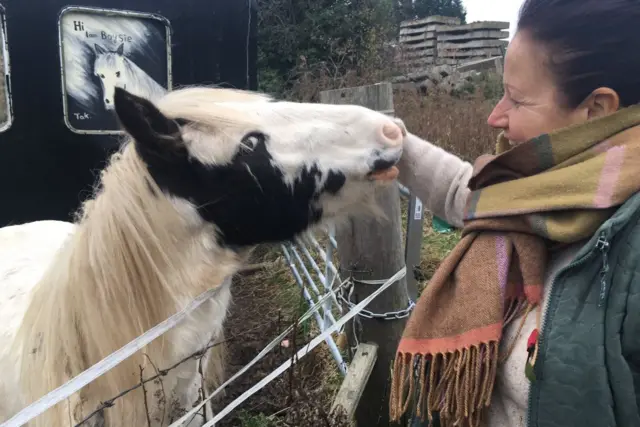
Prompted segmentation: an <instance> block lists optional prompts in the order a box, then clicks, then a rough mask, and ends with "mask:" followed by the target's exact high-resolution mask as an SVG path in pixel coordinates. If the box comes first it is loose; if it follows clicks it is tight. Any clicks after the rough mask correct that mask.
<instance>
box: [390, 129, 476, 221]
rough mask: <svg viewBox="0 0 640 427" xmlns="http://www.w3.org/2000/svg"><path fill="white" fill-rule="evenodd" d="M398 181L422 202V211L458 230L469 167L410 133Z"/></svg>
mask: <svg viewBox="0 0 640 427" xmlns="http://www.w3.org/2000/svg"><path fill="white" fill-rule="evenodd" d="M398 168H399V169H400V175H399V177H398V181H400V182H401V183H402V184H403V185H404V186H405V187H407V188H408V189H409V190H410V191H411V192H412V193H413V194H415V195H416V196H417V197H418V198H419V199H420V200H421V201H422V203H423V205H424V208H425V210H429V211H431V212H432V213H433V214H434V215H436V216H438V217H440V218H442V219H444V220H445V221H447V222H448V223H449V224H451V225H453V226H455V227H458V228H461V227H462V226H463V222H462V218H463V215H464V207H465V204H466V200H467V195H468V194H469V192H470V191H469V189H468V188H467V184H468V183H469V179H470V178H471V174H472V171H473V166H472V165H471V164H470V163H469V162H466V161H463V160H462V159H460V158H459V157H457V156H455V155H453V154H451V153H449V152H447V151H445V150H443V149H442V148H440V147H437V146H435V145H433V144H431V143H429V142H427V141H424V140H422V139H420V138H418V137H417V136H415V135H412V134H410V133H408V134H407V136H406V137H405V141H404V153H403V155H402V159H401V160H400V163H399V164H398Z"/></svg>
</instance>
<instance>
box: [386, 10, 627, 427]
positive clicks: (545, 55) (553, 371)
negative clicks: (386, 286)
mask: <svg viewBox="0 0 640 427" xmlns="http://www.w3.org/2000/svg"><path fill="white" fill-rule="evenodd" d="M504 89H505V94H504V97H503V98H502V99H501V100H500V102H499V103H498V104H497V105H496V106H495V109H494V110H493V112H492V113H491V115H490V117H489V119H488V123H489V125H491V126H493V127H495V128H498V129H501V130H502V131H503V132H502V134H501V136H500V138H499V141H498V145H497V153H496V155H495V156H483V157H480V158H479V159H478V160H477V161H476V162H475V165H473V166H472V165H471V164H468V163H466V162H464V161H462V160H460V159H458V158H457V157H455V156H453V155H451V154H449V153H447V152H445V151H443V150H441V149H439V148H437V147H435V146H433V145H431V144H430V143H428V142H426V141H423V140H420V139H418V138H417V137H415V136H412V135H409V136H408V137H407V138H406V140H405V144H406V145H405V154H404V157H403V160H402V162H401V165H400V170H401V173H400V176H399V180H400V181H401V182H402V183H403V184H405V185H406V186H407V187H409V188H410V189H411V190H412V191H413V192H414V193H415V194H416V195H417V196H418V197H419V198H420V199H422V201H423V202H424V204H425V207H426V208H428V209H429V210H431V211H432V212H433V214H434V215H437V216H440V217H443V218H445V219H446V220H447V221H448V222H449V223H451V224H454V225H456V226H458V227H463V228H464V229H463V237H462V239H461V241H460V242H459V244H458V245H457V247H456V248H455V249H454V250H453V251H452V253H451V254H450V255H449V256H448V257H447V259H445V260H444V261H443V263H442V265H441V266H440V267H439V269H438V270H437V271H436V273H435V275H434V276H433V278H432V279H431V281H430V282H429V284H428V285H427V287H426V289H425V291H424V292H423V293H422V295H421V297H420V300H419V302H418V304H417V306H416V307H415V309H414V311H413V313H412V316H411V318H410V319H409V321H408V323H407V326H406V329H405V332H404V335H403V337H402V339H401V341H400V344H399V348H398V356H397V358H396V362H395V365H394V371H393V384H392V391H391V403H390V410H391V418H392V419H394V420H397V419H399V418H400V417H401V416H402V415H403V414H404V413H405V412H406V411H407V410H408V408H409V407H410V406H411V407H412V408H414V409H413V411H415V412H416V413H417V415H419V416H421V417H423V416H427V418H428V419H431V418H432V417H435V418H436V419H437V420H439V423H438V422H437V421H436V422H434V423H433V425H438V424H439V425H442V426H443V427H444V426H453V425H456V426H489V427H520V426H522V427H524V426H528V427H533V426H544V427H556V426H557V427H561V426H562V427H582V426H595V427H604V426H609V427H612V426H619V427H631V426H640V415H639V410H638V407H639V404H640V195H639V194H638V190H640V105H637V104H639V103H640V2H638V1H637V0H527V1H526V2H525V3H524V5H523V6H522V9H521V11H520V18H519V23H518V29H517V32H516V34H515V36H514V38H513V39H512V42H511V43H510V45H509V47H508V50H507V54H506V57H505V65H504ZM411 372H413V373H414V375H410V373H411Z"/></svg>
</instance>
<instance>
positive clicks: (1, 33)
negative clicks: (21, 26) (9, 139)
mask: <svg viewBox="0 0 640 427" xmlns="http://www.w3.org/2000/svg"><path fill="white" fill-rule="evenodd" d="M5 19H6V15H5V12H4V8H3V7H2V5H0V67H1V68H0V78H1V81H0V132H4V131H5V130H7V129H9V128H10V127H11V123H12V122H13V108H12V99H11V67H10V65H9V63H10V61H9V42H8V40H7V25H6V24H7V22H6V20H5Z"/></svg>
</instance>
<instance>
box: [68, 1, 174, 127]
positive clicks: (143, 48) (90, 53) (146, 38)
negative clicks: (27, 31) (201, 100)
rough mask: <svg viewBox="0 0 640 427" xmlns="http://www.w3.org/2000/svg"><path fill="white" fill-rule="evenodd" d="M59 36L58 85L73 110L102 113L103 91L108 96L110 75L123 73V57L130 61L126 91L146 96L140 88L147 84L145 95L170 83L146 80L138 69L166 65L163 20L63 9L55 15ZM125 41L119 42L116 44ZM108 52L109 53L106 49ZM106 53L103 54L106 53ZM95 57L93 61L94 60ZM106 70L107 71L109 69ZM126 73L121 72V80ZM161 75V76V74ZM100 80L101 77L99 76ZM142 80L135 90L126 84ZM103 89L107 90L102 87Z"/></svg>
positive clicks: (110, 93) (110, 82) (110, 106)
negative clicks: (58, 17)
mask: <svg viewBox="0 0 640 427" xmlns="http://www.w3.org/2000/svg"><path fill="white" fill-rule="evenodd" d="M60 32H61V34H60V36H61V44H62V55H61V59H62V68H63V71H64V74H63V78H64V81H63V84H64V88H65V92H66V95H67V96H68V97H69V100H67V102H69V101H70V100H73V101H74V104H75V109H74V111H76V112H79V113H85V112H86V113H88V114H89V115H98V116H101V115H104V112H105V107H106V108H108V109H109V110H111V109H112V108H113V105H112V104H113V102H112V101H113V100H112V99H110V101H111V105H107V104H106V103H105V96H104V94H105V93H106V94H107V96H111V98H113V92H112V89H110V88H111V87H113V86H114V84H115V83H114V81H115V77H114V74H115V73H117V72H120V75H121V76H122V75H123V71H124V70H123V68H124V66H125V59H128V60H129V61H130V62H131V63H130V64H129V63H127V64H126V65H130V66H131V68H130V70H129V71H130V72H131V74H130V76H127V79H128V80H129V82H127V90H129V91H131V92H132V93H140V94H141V95H142V96H146V94H144V93H142V92H144V91H145V90H144V87H145V86H146V85H148V88H149V89H151V90H147V92H150V93H149V94H148V95H149V96H153V94H154V93H156V90H157V89H158V88H157V87H155V85H154V83H156V84H158V85H159V86H161V87H164V88H167V87H169V82H166V81H158V82H151V81H148V79H149V76H148V75H147V73H145V72H144V71H143V70H142V69H140V68H141V65H143V67H142V68H143V69H144V70H146V69H148V68H147V67H150V68H151V69H157V70H166V69H168V63H167V57H166V56H167V54H168V53H167V34H166V27H165V23H163V22H161V21H159V20H157V19H150V18H142V17H132V16H128V15H126V14H119V13H108V14H104V13H87V12H85V11H76V10H69V11H65V12H64V13H63V14H62V16H61V20H60ZM122 43H124V46H121V44H122ZM118 52H120V55H117V53H118ZM109 53H111V54H109ZM105 54H106V55H105ZM132 58H144V59H145V63H144V64H142V63H141V62H140V60H137V62H138V63H137V64H134V63H133V61H131V59H132ZM96 60H97V63H96ZM96 67H99V68H100V69H102V70H103V71H104V72H103V73H102V74H104V76H105V79H109V81H108V82H107V83H106V84H105V83H104V82H103V83H102V84H100V83H98V82H97V81H96V78H95V72H96ZM110 72H111V74H110ZM124 78H125V77H124V76H123V77H122V79H124ZM163 78H164V77H163ZM100 80H102V79H100ZM137 82H140V84H141V88H140V89H141V90H140V92H135V90H136V89H135V88H133V89H130V88H129V84H132V85H133V84H138V83H137ZM105 89H106V92H105Z"/></svg>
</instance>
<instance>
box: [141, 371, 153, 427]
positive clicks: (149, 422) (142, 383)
mask: <svg viewBox="0 0 640 427" xmlns="http://www.w3.org/2000/svg"><path fill="white" fill-rule="evenodd" d="M143 372H144V368H143V367H142V366H141V365H140V386H141V387H142V397H143V398H144V410H145V412H146V414H147V426H148V427H151V415H150V414H149V403H148V402H147V388H146V387H145V386H144V378H143V377H142V373H143Z"/></svg>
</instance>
